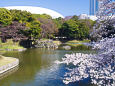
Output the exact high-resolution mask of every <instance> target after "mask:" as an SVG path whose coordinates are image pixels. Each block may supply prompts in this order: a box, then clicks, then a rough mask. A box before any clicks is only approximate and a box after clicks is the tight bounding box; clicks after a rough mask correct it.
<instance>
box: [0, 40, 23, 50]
mask: <svg viewBox="0 0 115 86" xmlns="http://www.w3.org/2000/svg"><path fill="white" fill-rule="evenodd" d="M0 49H1V50H5V49H24V48H23V47H22V46H19V43H18V42H16V43H14V42H13V41H12V40H11V39H10V40H7V42H5V43H2V42H1V41H0Z"/></svg>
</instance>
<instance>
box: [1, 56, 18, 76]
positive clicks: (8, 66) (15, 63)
mask: <svg viewBox="0 0 115 86" xmlns="http://www.w3.org/2000/svg"><path fill="white" fill-rule="evenodd" d="M1 58H4V59H8V60H9V61H10V60H14V61H12V62H9V63H7V64H4V65H2V66H0V74H2V73H4V72H6V71H8V70H10V69H12V68H14V67H16V66H18V65H19V59H17V58H12V57H4V56H3V57H1Z"/></svg>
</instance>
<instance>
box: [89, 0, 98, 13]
mask: <svg viewBox="0 0 115 86" xmlns="http://www.w3.org/2000/svg"><path fill="white" fill-rule="evenodd" d="M97 11H98V0H90V12H89V13H90V15H96V13H97Z"/></svg>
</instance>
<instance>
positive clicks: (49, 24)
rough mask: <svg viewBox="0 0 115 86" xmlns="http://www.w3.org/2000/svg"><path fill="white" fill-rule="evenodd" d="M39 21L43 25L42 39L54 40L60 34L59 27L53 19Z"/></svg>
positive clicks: (40, 19)
mask: <svg viewBox="0 0 115 86" xmlns="http://www.w3.org/2000/svg"><path fill="white" fill-rule="evenodd" d="M38 20H39V21H40V23H41V29H42V31H41V37H42V38H53V37H54V36H55V35H56V34H57V33H58V29H57V26H56V24H55V23H54V21H53V20H52V19H44V18H39V19H38Z"/></svg>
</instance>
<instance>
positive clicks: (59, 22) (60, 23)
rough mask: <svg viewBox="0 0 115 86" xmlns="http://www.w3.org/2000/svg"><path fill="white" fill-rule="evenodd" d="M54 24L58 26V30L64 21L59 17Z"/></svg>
mask: <svg viewBox="0 0 115 86" xmlns="http://www.w3.org/2000/svg"><path fill="white" fill-rule="evenodd" d="M53 21H54V23H55V24H56V25H57V28H58V29H59V28H61V25H62V24H63V23H64V21H65V20H64V19H63V18H61V17H59V18H56V19H53Z"/></svg>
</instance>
